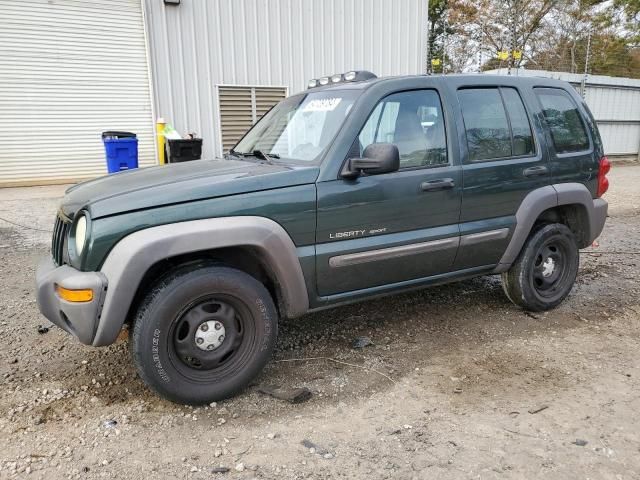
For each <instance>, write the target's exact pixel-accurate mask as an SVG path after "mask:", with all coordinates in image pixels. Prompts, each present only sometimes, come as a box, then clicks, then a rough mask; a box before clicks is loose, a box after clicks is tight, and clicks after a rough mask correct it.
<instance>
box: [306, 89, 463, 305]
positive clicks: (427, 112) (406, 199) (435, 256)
mask: <svg viewBox="0 0 640 480" xmlns="http://www.w3.org/2000/svg"><path fill="white" fill-rule="evenodd" d="M448 130H449V127H448V125H446V124H445V118H444V116H443V111H442V104H441V101H440V95H439V93H438V91H437V90H436V89H424V90H412V91H406V92H398V93H394V94H392V95H389V96H387V97H385V98H384V99H382V100H381V101H380V102H379V103H378V105H377V106H376V108H375V109H374V110H373V112H372V113H371V115H370V116H369V119H368V120H367V122H366V124H365V125H364V127H363V128H362V131H361V133H360V135H359V136H358V138H357V139H356V140H355V142H354V148H352V150H353V151H354V152H356V154H357V152H358V150H360V154H362V151H363V150H364V148H366V147H367V145H369V144H371V143H393V144H395V145H396V146H397V147H398V150H399V152H400V170H398V171H396V172H392V173H385V174H380V175H361V176H359V177H357V178H355V179H342V178H340V179H336V180H333V181H328V182H320V183H318V184H317V189H318V214H317V231H316V271H317V287H318V293H319V294H320V295H321V296H330V295H338V294H341V293H346V292H352V291H356V290H362V289H369V288H373V289H375V288H376V287H380V288H384V287H386V286H392V285H393V284H401V283H402V282H407V281H412V280H417V279H421V278H425V277H429V276H433V275H438V274H441V273H445V272H447V271H448V270H449V269H450V268H451V267H452V265H453V261H454V259H455V255H456V252H457V250H458V244H459V227H458V219H459V215H460V203H461V187H462V181H461V180H462V177H461V170H460V167H459V166H457V165H455V166H454V165H453V163H452V159H451V154H450V150H451V149H448V148H447V140H446V138H447V135H446V132H447V131H448Z"/></svg>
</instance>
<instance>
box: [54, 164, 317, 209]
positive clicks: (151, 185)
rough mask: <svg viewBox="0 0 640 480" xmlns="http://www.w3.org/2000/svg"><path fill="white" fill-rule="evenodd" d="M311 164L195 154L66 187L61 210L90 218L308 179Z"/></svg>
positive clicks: (313, 177) (310, 179)
mask: <svg viewBox="0 0 640 480" xmlns="http://www.w3.org/2000/svg"><path fill="white" fill-rule="evenodd" d="M318 172H319V169H318V167H317V166H287V165H280V164H275V165H269V164H267V163H254V162H248V161H239V160H222V159H217V160H195V161H191V162H184V163H173V164H169V165H161V166H157V167H148V168H139V169H135V170H128V171H124V172H120V173H116V174H113V175H108V176H106V177H101V178H97V179H95V180H90V181H88V182H84V183H80V184H78V185H75V186H73V187H71V188H69V189H68V190H67V192H66V195H65V197H64V200H63V201H62V206H61V208H62V212H63V214H64V215H65V216H67V217H69V218H73V216H74V215H75V213H76V212H77V211H78V210H80V209H83V208H86V209H88V210H89V213H90V215H91V218H100V217H105V216H108V215H114V214H118V213H124V212H128V211H133V210H143V209H147V208H154V207H159V206H162V205H169V204H176V203H184V202H191V201H196V200H204V199H209V198H215V197H222V196H226V195H237V194H240V193H248V192H256V191H260V190H270V189H274V188H282V187H289V186H295V185H303V184H308V183H313V182H315V181H316V179H317V178H318Z"/></svg>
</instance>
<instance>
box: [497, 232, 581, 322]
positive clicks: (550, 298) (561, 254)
mask: <svg viewBox="0 0 640 480" xmlns="http://www.w3.org/2000/svg"><path fill="white" fill-rule="evenodd" d="M579 258H580V253H579V250H578V245H577V242H576V239H575V237H574V235H573V232H572V231H571V230H570V229H569V228H568V227H567V226H566V225H562V224H559V223H553V224H548V225H543V226H541V227H539V228H537V229H536V230H534V231H533V232H532V233H531V235H530V236H529V238H528V239H527V241H526V243H525V245H524V247H523V249H522V252H521V253H520V256H519V257H518V259H517V260H516V262H515V263H514V264H513V265H512V266H511V268H510V269H509V270H508V271H507V272H504V273H503V274H502V286H503V288H504V291H505V293H506V294H507V297H509V299H510V300H511V301H512V302H513V303H515V304H516V305H519V306H521V307H522V308H525V309H527V310H531V311H534V312H537V311H543V310H549V309H551V308H554V307H556V306H557V305H559V304H560V303H561V302H562V301H563V300H564V299H565V298H566V297H567V296H568V295H569V292H571V289H572V288H573V284H574V282H575V279H576V275H577V273H578V263H579Z"/></svg>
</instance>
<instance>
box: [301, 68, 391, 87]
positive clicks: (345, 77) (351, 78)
mask: <svg viewBox="0 0 640 480" xmlns="http://www.w3.org/2000/svg"><path fill="white" fill-rule="evenodd" d="M371 78H378V77H377V76H376V75H375V74H373V73H371V72H368V71H366V70H352V71H350V72H347V73H336V74H334V75H331V76H327V77H320V78H312V79H311V80H309V83H308V84H307V88H316V87H324V86H325V85H329V84H334V83H344V82H362V81H363V80H369V79H371Z"/></svg>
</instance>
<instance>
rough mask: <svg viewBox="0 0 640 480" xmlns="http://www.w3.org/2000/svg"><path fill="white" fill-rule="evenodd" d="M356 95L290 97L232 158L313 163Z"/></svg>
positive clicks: (334, 93)
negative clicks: (256, 154) (261, 157)
mask: <svg viewBox="0 0 640 480" xmlns="http://www.w3.org/2000/svg"><path fill="white" fill-rule="evenodd" d="M359 93H360V92H359V91H353V90H342V91H340V90H331V91H327V92H313V93H307V94H303V95H295V96H293V97H289V98H287V99H285V100H283V101H282V102H280V103H279V104H277V105H276V106H275V107H273V108H272V109H271V110H270V111H269V113H267V114H266V115H265V116H264V117H262V119H261V120H260V121H259V122H258V123H256V125H255V126H254V127H253V128H252V129H251V130H249V132H248V133H247V134H246V135H245V136H244V138H243V139H242V140H240V142H239V143H238V144H237V145H236V146H235V147H234V148H233V150H232V151H231V153H232V154H234V153H237V154H244V155H252V154H254V152H255V151H256V150H257V151H260V152H263V153H264V154H266V155H268V156H272V157H274V158H281V159H290V160H294V161H302V162H309V163H311V162H314V161H317V160H318V159H319V157H320V154H321V153H322V152H323V151H324V149H325V148H326V147H327V146H328V145H329V143H330V142H331V141H332V140H333V137H334V136H335V135H336V133H337V132H338V130H339V129H340V127H341V126H342V123H343V122H344V119H345V118H346V116H347V115H348V113H349V111H350V110H351V107H352V106H353V102H354V101H355V99H356V98H357V96H358V94H359Z"/></svg>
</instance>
